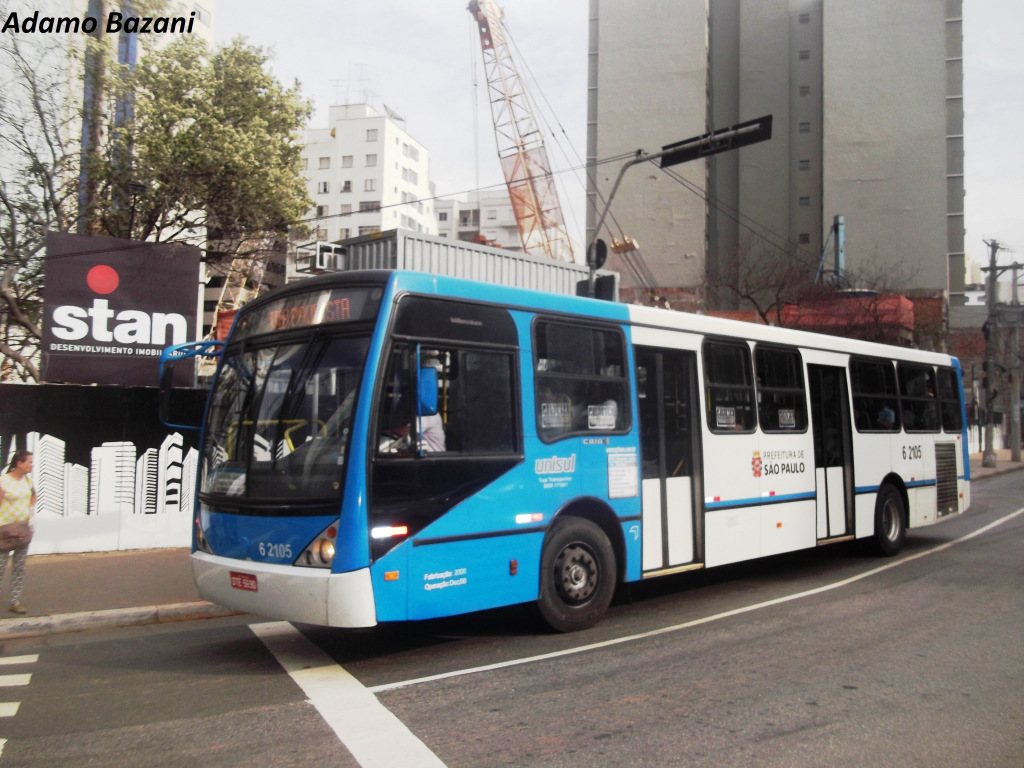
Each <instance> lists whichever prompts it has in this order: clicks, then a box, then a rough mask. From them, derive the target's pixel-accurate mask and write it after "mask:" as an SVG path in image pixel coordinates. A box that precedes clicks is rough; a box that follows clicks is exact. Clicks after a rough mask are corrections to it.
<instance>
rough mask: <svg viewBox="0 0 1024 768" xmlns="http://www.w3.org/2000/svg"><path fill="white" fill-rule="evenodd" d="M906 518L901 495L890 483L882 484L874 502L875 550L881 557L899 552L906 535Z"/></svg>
mask: <svg viewBox="0 0 1024 768" xmlns="http://www.w3.org/2000/svg"><path fill="white" fill-rule="evenodd" d="M906 519H907V518H906V511H905V508H904V506H903V496H902V495H901V494H900V492H899V491H898V490H896V489H895V488H893V487H892V486H891V485H886V486H884V487H883V488H882V490H881V491H879V492H878V500H877V501H876V502H875V536H874V542H873V543H874V549H875V552H877V553H878V554H879V555H882V556H883V557H892V556H893V555H896V554H899V552H900V550H901V549H903V541H904V539H905V538H906V535H907V523H906Z"/></svg>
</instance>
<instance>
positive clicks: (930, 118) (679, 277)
mask: <svg viewBox="0 0 1024 768" xmlns="http://www.w3.org/2000/svg"><path fill="white" fill-rule="evenodd" d="M961 8H962V2H961V0H947V1H946V2H936V1H935V0H905V2H901V3H896V4H893V3H889V2H885V1H884V0H865V2H860V3H848V2H839V1H838V0H672V2H656V1H655V0H635V2H631V3H628V4H623V3H614V2H600V0H591V14H590V16H591V18H590V62H589V75H588V77H589V86H590V91H589V93H590V96H589V118H588V120H589V123H588V139H587V154H588V160H589V161H590V162H595V161H597V160H599V159H601V158H608V157H612V156H615V155H619V154H621V153H631V152H635V151H636V150H638V149H643V150H645V151H647V152H649V153H653V152H657V151H659V150H660V149H661V148H662V147H663V146H664V145H667V144H670V143H673V142H677V141H681V140H684V139H687V138H690V137H694V136H700V135H702V134H704V133H707V132H709V131H712V130H717V129H720V128H725V127H728V126H731V125H735V124H737V123H740V122H744V121H747V120H752V119H755V118H758V117H761V116H763V115H772V116H773V121H774V124H773V135H772V138H771V140H770V141H766V142H764V143H760V144H756V145H751V146H748V147H744V148H742V149H739V150H733V151H728V152H723V153H721V154H716V155H713V156H710V157H706V158H701V159H699V160H695V161H692V162H689V163H686V164H683V165H679V166H676V167H675V168H673V169H671V171H670V172H661V171H659V170H657V169H655V168H651V169H650V170H647V169H646V166H641V167H638V168H633V169H631V170H629V171H627V173H626V175H625V177H624V179H623V182H622V185H621V187H620V188H619V190H618V192H617V194H616V197H615V200H614V202H613V204H612V208H611V211H612V214H613V215H614V217H615V222H616V224H617V225H618V226H619V227H621V228H622V230H623V233H624V234H626V235H627V236H630V237H634V238H636V239H637V240H638V241H640V242H641V243H642V244H643V257H644V260H645V262H646V264H647V266H648V267H649V269H650V273H651V274H652V275H653V278H654V282H655V283H656V285H655V286H654V287H655V288H657V289H658V290H659V292H664V293H665V294H668V295H672V294H673V293H675V294H676V295H679V296H682V295H683V294H686V293H687V292H689V294H690V298H691V300H692V301H691V304H692V303H695V302H697V301H698V300H700V301H704V300H706V302H707V305H708V306H709V307H710V308H729V307H730V303H731V302H732V303H735V298H734V297H730V294H729V292H728V291H722V290H716V287H719V286H721V285H722V284H728V283H730V282H733V283H735V281H736V280H737V277H738V276H739V275H742V273H743V272H744V270H745V269H747V268H748V264H749V261H748V260H749V259H751V258H755V257H756V256H757V255H758V254H762V253H765V252H776V253H782V254H788V255H790V256H791V257H794V258H800V259H801V260H802V261H805V262H814V261H816V260H817V259H819V258H820V255H821V253H822V251H823V249H824V248H825V244H826V241H827V239H828V235H829V232H830V228H831V225H832V222H833V220H834V217H836V216H838V215H841V216H843V217H844V219H845V234H846V241H845V243H846V249H845V254H846V264H847V267H848V268H849V269H850V270H851V271H858V270H860V271H873V272H875V273H883V274H884V273H888V274H892V275H899V276H900V280H901V282H902V283H903V284H902V285H901V286H899V287H901V288H902V289H903V290H909V291H921V292H924V293H933V292H948V294H949V295H950V296H951V298H952V301H953V302H954V303H956V302H957V301H958V300H959V299H960V297H962V294H963V290H964V221H963V212H964V185H963V93H962V91H963V58H962V37H963V35H962V29H961V21H962V20H961ZM615 175H616V173H615V171H614V170H613V171H609V172H606V173H600V174H595V175H594V177H593V180H592V181H591V185H590V187H589V189H588V195H589V196H590V198H591V199H592V200H593V199H594V198H596V197H597V196H598V195H599V194H600V195H603V196H606V195H607V194H608V193H609V191H610V188H611V186H612V183H613V182H614V179H615ZM600 208H601V206H596V209H597V210H600ZM588 210H589V211H591V213H590V215H589V219H588V241H590V240H591V239H592V238H593V237H594V232H593V227H594V225H595V224H596V221H595V216H594V214H593V213H592V211H593V210H595V206H594V205H591V206H588ZM601 234H602V236H603V237H607V236H608V234H609V233H608V232H607V231H604V232H602V233H601ZM608 266H609V267H610V268H613V269H619V270H621V271H622V272H623V274H624V275H625V276H626V277H625V278H624V283H625V284H626V285H627V286H628V284H629V271H628V270H626V269H623V263H622V261H621V259H620V258H619V257H618V256H614V255H613V257H612V258H610V259H609V264H608ZM684 304H685V302H683V301H681V303H680V306H681V307H682V306H683V305H684Z"/></svg>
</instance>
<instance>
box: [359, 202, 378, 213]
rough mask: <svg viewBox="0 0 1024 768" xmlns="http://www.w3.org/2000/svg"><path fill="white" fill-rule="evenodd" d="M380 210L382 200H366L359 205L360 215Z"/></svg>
mask: <svg viewBox="0 0 1024 768" xmlns="http://www.w3.org/2000/svg"><path fill="white" fill-rule="evenodd" d="M379 210H380V200H364V201H362V202H361V203H359V211H360V213H367V212H370V211H379Z"/></svg>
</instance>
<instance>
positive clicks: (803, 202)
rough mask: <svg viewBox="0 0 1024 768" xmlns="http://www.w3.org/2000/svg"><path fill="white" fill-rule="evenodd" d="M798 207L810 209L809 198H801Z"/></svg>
mask: <svg viewBox="0 0 1024 768" xmlns="http://www.w3.org/2000/svg"><path fill="white" fill-rule="evenodd" d="M800 207H801V208H810V207H811V198H809V197H801V198H800Z"/></svg>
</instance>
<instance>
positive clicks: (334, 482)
mask: <svg viewBox="0 0 1024 768" xmlns="http://www.w3.org/2000/svg"><path fill="white" fill-rule="evenodd" d="M368 346H369V339H368V338H367V337H351V336H346V337H334V338H325V337H322V336H320V335H319V334H314V335H313V337H312V339H308V340H302V341H298V342H295V343H287V344H279V345H272V346H261V347H257V348H242V349H241V350H234V351H229V352H228V353H227V354H226V355H225V358H224V361H223V363H222V365H221V371H220V375H219V376H218V378H217V383H216V385H215V387H214V390H213V392H212V393H211V395H210V407H209V413H208V415H207V421H206V431H205V441H204V445H203V454H202V456H203V465H202V466H203V472H202V478H201V480H200V489H201V493H204V494H207V495H211V496H221V497H224V496H227V497H231V498H233V499H246V498H252V499H253V500H254V501H255V500H266V499H286V498H293V499H296V500H299V499H301V500H304V501H307V500H312V499H336V498H339V497H340V495H341V490H342V482H343V479H344V468H345V453H346V450H347V448H348V441H349V437H350V434H351V431H352V416H353V411H354V408H355V403H356V398H357V394H358V388H359V382H360V379H361V377H362V371H363V366H364V363H365V361H366V352H367V348H368ZM284 509H286V508H284V507H282V510H284Z"/></svg>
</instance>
